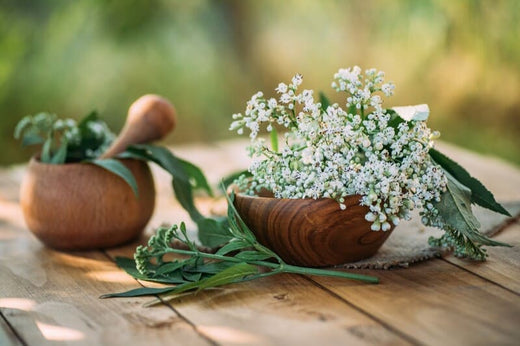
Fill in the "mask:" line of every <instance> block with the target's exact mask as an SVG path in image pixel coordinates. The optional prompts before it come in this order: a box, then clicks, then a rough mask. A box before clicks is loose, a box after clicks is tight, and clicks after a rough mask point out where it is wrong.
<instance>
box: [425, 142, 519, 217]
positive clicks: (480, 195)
mask: <svg viewBox="0 0 520 346" xmlns="http://www.w3.org/2000/svg"><path fill="white" fill-rule="evenodd" d="M429 153H430V156H431V158H432V159H433V161H435V163H437V164H438V165H440V166H441V167H442V168H443V169H444V170H445V171H446V172H448V173H449V174H450V175H451V176H452V177H453V178H455V179H456V180H457V181H458V182H460V183H461V184H463V185H464V186H466V187H467V188H469V189H470V190H471V202H472V203H475V204H478V205H480V206H481V207H484V208H487V209H489V210H492V211H495V212H497V213H500V214H504V215H507V216H511V214H510V213H509V212H508V211H507V210H506V209H505V208H504V207H503V206H501V205H500V204H499V203H498V202H497V201H495V198H494V197H493V194H492V193H491V192H490V191H489V190H488V189H486V187H485V186H484V185H482V183H481V182H480V181H478V180H477V179H475V178H473V177H472V176H471V175H470V174H469V173H468V171H466V170H465V169H464V168H463V167H462V166H460V165H459V164H458V163H456V162H455V161H453V160H452V159H450V158H448V157H447V156H446V155H444V154H442V153H441V152H439V151H437V150H435V149H433V148H432V149H430V152H429Z"/></svg>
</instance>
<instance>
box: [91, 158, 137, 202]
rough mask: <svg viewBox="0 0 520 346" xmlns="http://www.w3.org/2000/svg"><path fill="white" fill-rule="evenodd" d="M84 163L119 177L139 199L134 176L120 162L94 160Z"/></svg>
mask: <svg viewBox="0 0 520 346" xmlns="http://www.w3.org/2000/svg"><path fill="white" fill-rule="evenodd" d="M85 162H88V163H92V164H94V165H97V166H99V167H101V168H104V169H106V170H107V171H109V172H112V173H114V174H115V175H117V176H119V177H120V178H122V179H123V180H124V181H125V182H126V183H127V184H128V185H129V186H130V187H131V188H132V191H133V192H134V194H135V196H136V197H139V193H138V191H137V182H136V181H135V178H134V175H133V174H132V172H131V171H130V170H129V169H128V168H126V166H125V165H124V164H122V163H121V161H118V160H116V159H96V160H88V161H85Z"/></svg>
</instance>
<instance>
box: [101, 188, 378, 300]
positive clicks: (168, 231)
mask: <svg viewBox="0 0 520 346" xmlns="http://www.w3.org/2000/svg"><path fill="white" fill-rule="evenodd" d="M227 199H228V221H229V228H228V232H229V237H230V240H229V242H228V243H227V244H226V245H224V246H223V247H221V248H220V249H219V250H218V251H217V252H216V253H205V252H202V251H200V250H199V249H198V248H197V246H196V244H195V243H194V242H193V241H192V240H190V238H189V237H188V235H187V232H186V226H185V224H184V223H181V224H180V225H179V226H177V225H173V226H172V227H170V228H160V229H159V230H158V231H157V233H156V234H155V235H154V236H152V237H151V238H150V240H149V242H148V245H147V246H139V247H138V248H137V249H136V252H135V255H134V261H131V260H129V259H125V258H117V264H118V265H119V266H120V267H122V268H123V269H124V270H126V271H127V273H129V274H130V275H132V276H133V277H134V278H136V279H143V280H148V281H155V282H161V283H166V284H176V286H172V287H166V288H138V289H134V290H131V291H127V292H122V293H112V294H107V295H104V296H102V298H109V297H136V296H147V295H155V294H159V295H161V300H163V301H164V300H169V299H173V298H175V297H176V296H177V295H179V294H181V293H184V292H187V291H194V292H198V291H200V290H203V289H208V288H214V287H218V286H223V285H227V284H232V283H239V282H244V281H249V280H254V279H260V278H264V277H267V276H271V275H276V274H281V273H293V274H303V275H319V276H333V277H339V278H344V279H351V280H358V281H362V282H366V283H378V282H379V279H378V278H376V277H373V276H367V275H362V274H354V273H346V272H343V271H335V270H325V269H317V268H307V267H298V266H293V265H290V264H287V263H285V262H284V261H283V260H282V259H281V258H280V257H279V256H278V255H277V254H276V253H274V252H273V251H271V250H269V249H268V248H266V247H265V246H263V245H262V244H260V243H259V242H258V241H257V240H256V238H255V236H254V234H253V233H252V232H251V230H250V229H249V228H248V227H247V225H246V224H245V223H244V221H243V220H242V219H241V218H240V215H239V214H238V212H237V210H236V209H235V207H234V205H233V201H234V194H233V192H232V193H231V194H230V195H228V196H227ZM174 240H177V241H180V242H181V243H182V244H184V245H185V246H186V247H187V250H184V249H180V248H177V247H175V248H174V247H172V242H173V241H174ZM167 254H176V255H184V256H188V257H187V258H184V259H175V260H173V261H167V260H165V255H167ZM159 301H160V300H154V301H153V302H151V303H148V304H146V305H147V306H149V305H153V304H155V303H157V302H159Z"/></svg>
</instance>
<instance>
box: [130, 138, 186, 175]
mask: <svg viewBox="0 0 520 346" xmlns="http://www.w3.org/2000/svg"><path fill="white" fill-rule="evenodd" d="M132 149H138V151H139V153H140V155H142V157H145V158H146V159H147V160H150V161H153V162H155V163H157V164H158V165H159V166H161V167H162V168H163V169H164V170H166V171H167V172H168V173H170V174H171V175H172V177H174V178H176V179H181V180H183V181H186V182H189V176H188V174H187V173H186V171H185V170H184V166H183V164H182V163H181V162H180V160H179V159H178V158H177V157H175V156H174V155H173V154H172V153H171V151H170V150H168V149H167V148H164V147H158V146H155V145H151V144H135V145H132V146H131V147H129V149H128V151H130V152H132Z"/></svg>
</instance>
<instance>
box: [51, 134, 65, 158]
mask: <svg viewBox="0 0 520 346" xmlns="http://www.w3.org/2000/svg"><path fill="white" fill-rule="evenodd" d="M66 159H67V139H66V138H62V139H61V144H60V147H59V149H58V151H57V152H56V153H55V154H54V156H53V157H52V159H51V162H50V163H53V164H57V165H61V164H63V163H65V160H66Z"/></svg>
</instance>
